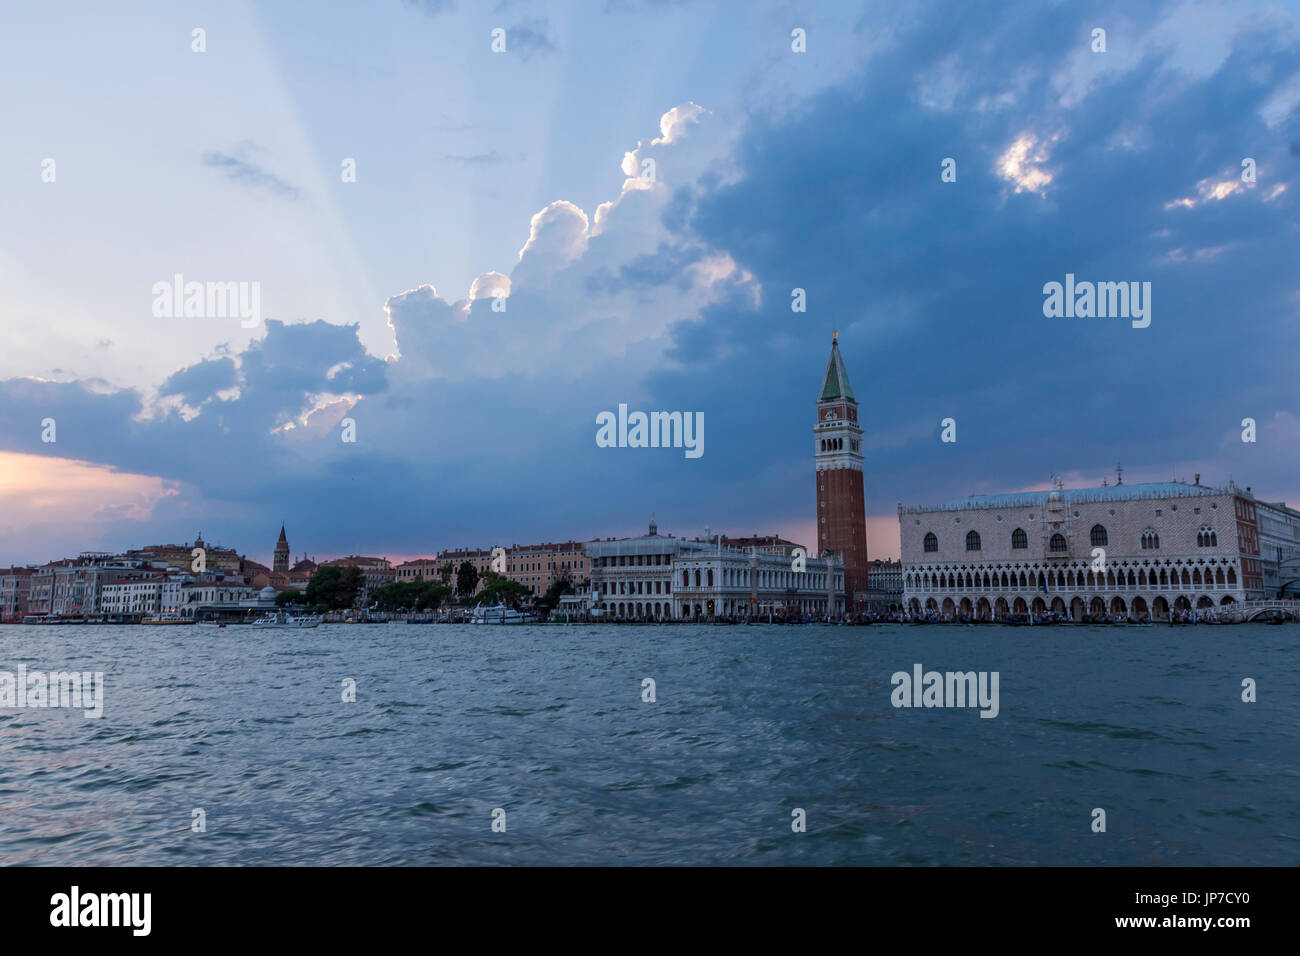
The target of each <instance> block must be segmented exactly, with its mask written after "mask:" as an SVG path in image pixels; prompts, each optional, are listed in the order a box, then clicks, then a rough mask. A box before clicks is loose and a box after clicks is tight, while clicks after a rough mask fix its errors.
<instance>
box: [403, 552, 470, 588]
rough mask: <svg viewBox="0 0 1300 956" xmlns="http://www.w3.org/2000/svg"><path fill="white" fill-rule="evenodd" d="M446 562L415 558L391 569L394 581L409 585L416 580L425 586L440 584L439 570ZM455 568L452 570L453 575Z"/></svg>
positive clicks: (435, 559)
mask: <svg viewBox="0 0 1300 956" xmlns="http://www.w3.org/2000/svg"><path fill="white" fill-rule="evenodd" d="M446 563H447V562H445V561H439V560H438V559H437V558H416V559H414V560H412V561H404V562H402V563H401V564H399V565H398V566H397V567H395V568H393V573H394V574H395V575H396V577H395V578H394V580H396V581H398V582H402V583H411V582H413V581H415V580H416V579H419V580H421V581H424V582H425V583H426V584H440V583H442V574H441V573H440V572H441V569H442V566H443V565H444V564H446ZM455 570H456V569H455V568H452V572H453V574H454V573H455Z"/></svg>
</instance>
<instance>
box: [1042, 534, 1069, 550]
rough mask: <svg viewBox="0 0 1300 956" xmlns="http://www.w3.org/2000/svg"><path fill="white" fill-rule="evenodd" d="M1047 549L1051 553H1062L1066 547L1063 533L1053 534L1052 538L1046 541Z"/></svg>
mask: <svg viewBox="0 0 1300 956" xmlns="http://www.w3.org/2000/svg"><path fill="white" fill-rule="evenodd" d="M1047 550H1048V551H1050V552H1052V553H1053V554H1064V553H1065V552H1066V551H1067V550H1069V549H1068V546H1067V545H1066V543H1065V535H1063V534H1054V535H1052V539H1051V540H1050V541H1049V542H1048V543H1047Z"/></svg>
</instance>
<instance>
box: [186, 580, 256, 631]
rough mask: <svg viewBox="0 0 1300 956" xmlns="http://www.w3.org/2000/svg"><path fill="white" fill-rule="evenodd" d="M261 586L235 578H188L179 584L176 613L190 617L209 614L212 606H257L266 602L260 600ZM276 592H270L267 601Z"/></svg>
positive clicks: (233, 607)
mask: <svg viewBox="0 0 1300 956" xmlns="http://www.w3.org/2000/svg"><path fill="white" fill-rule="evenodd" d="M263 591H264V589H259V588H255V587H251V586H249V585H247V584H239V583H237V582H236V581H235V580H234V579H231V580H229V581H226V580H216V581H190V582H185V583H183V584H181V587H180V604H179V607H178V609H177V613H178V615H179V617H180V618H182V619H183V620H187V621H193V620H196V619H201V618H204V617H208V616H212V615H211V614H210V613H207V612H211V611H213V610H214V609H220V610H225V611H230V610H238V609H241V608H248V607H258V606H261V605H263V604H266V603H267V602H266V601H263V600H260V598H261V595H262V593H263ZM274 600H275V595H274V593H272V594H271V595H270V601H271V602H273V601H274Z"/></svg>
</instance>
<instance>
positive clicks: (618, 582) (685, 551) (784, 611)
mask: <svg viewBox="0 0 1300 956" xmlns="http://www.w3.org/2000/svg"><path fill="white" fill-rule="evenodd" d="M742 540H750V541H754V542H756V543H751V544H750V545H748V546H731V545H729V544H728V543H727V542H734V541H742ZM763 542H766V547H767V550H763V551H760V550H759V547H760V545H761V544H763ZM797 547H799V546H798V545H796V544H795V543H794V542H790V541H784V540H783V539H780V538H776V537H775V536H773V537H770V538H767V539H761V540H759V539H757V537H756V536H755V538H753V539H735V538H724V537H723V536H721V535H719V536H712V535H707V536H706V537H705V538H694V539H688V538H678V537H674V536H673V535H671V534H670V535H661V534H659V529H658V526H657V525H656V524H655V523H654V522H653V521H652V522H651V523H650V528H649V530H648V532H647V533H646V534H643V535H640V536H639V537H635V538H618V539H614V538H607V539H605V540H603V541H599V540H598V541H589V542H587V544H586V551H587V556H588V558H589V559H590V562H591V588H592V591H593V592H595V595H596V606H597V607H599V608H600V609H601V610H602V611H603V612H605V614H606V615H607V616H609V617H623V618H637V619H645V620H706V619H708V618H711V617H729V618H741V617H757V616H760V615H762V616H766V615H767V614H768V613H772V614H777V615H782V616H785V615H797V616H818V617H820V616H823V615H824V614H825V613H826V607H827V604H828V600H831V598H829V596H828V592H829V591H830V590H831V589H832V588H834V589H835V596H834V598H833V601H834V611H833V613H835V614H839V613H842V612H843V609H844V603H843V598H842V594H843V588H844V571H843V567H842V565H841V564H840V563H839V561H838V559H836V560H834V561H831V562H829V563H828V562H827V561H826V560H822V559H814V558H805V559H803V561H802V563H801V564H800V565H798V566H797V565H796V564H795V562H794V561H793V559H792V555H793V552H794V549H795V548H797ZM797 567H802V570H797V569H796V568H797ZM828 569H830V570H829V571H828Z"/></svg>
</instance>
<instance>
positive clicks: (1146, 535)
mask: <svg viewBox="0 0 1300 956" xmlns="http://www.w3.org/2000/svg"><path fill="white" fill-rule="evenodd" d="M1159 547H1160V535H1158V534H1156V532H1155V529H1153V528H1147V529H1146V530H1145V531H1143V532H1142V550H1143V551H1155V550H1157V549H1158V548H1159Z"/></svg>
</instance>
